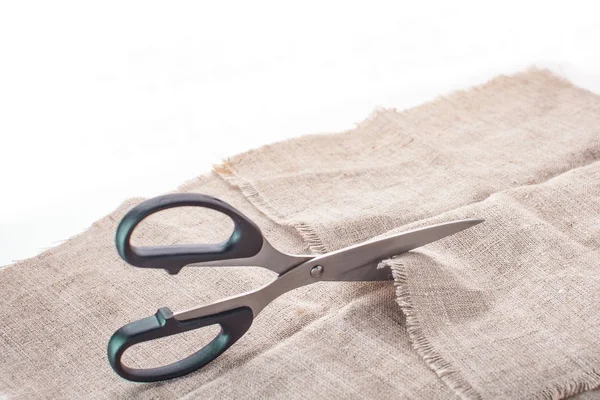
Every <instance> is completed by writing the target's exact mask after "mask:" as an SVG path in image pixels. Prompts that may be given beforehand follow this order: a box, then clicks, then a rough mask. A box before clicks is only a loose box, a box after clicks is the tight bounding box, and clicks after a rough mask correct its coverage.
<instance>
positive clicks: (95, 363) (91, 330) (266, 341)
mask: <svg viewBox="0 0 600 400" xmlns="http://www.w3.org/2000/svg"><path fill="white" fill-rule="evenodd" d="M181 190H182V191H186V192H200V193H205V194H210V195H213V196H216V197H219V198H221V199H224V200H226V201H227V202H228V203H230V204H232V205H233V206H234V207H236V208H238V209H239V210H241V211H242V212H243V213H244V214H246V215H247V216H248V217H250V218H251V219H252V220H253V221H255V222H256V223H257V224H258V225H259V226H260V228H261V230H262V231H263V233H264V234H265V236H266V237H267V238H268V240H269V241H270V242H271V243H272V244H273V245H274V246H276V247H277V248H278V249H281V250H282V251H288V252H293V253H298V254H306V253H307V252H308V249H307V246H306V244H305V243H304V241H303V240H302V239H301V238H300V237H299V235H298V233H297V232H296V231H295V230H294V229H292V228H288V227H284V226H278V225H276V224H274V223H273V222H272V221H271V220H269V219H268V218H266V217H265V216H264V215H263V214H262V213H260V212H258V211H257V210H256V209H255V208H254V207H252V206H251V205H250V204H249V203H248V202H247V201H246V200H245V199H244V197H243V196H242V195H241V193H240V192H239V191H236V190H235V189H233V188H232V187H230V186H229V185H228V184H227V183H225V182H224V181H223V180H221V179H220V178H219V177H217V176H216V175H210V176H208V177H203V178H201V179H199V180H197V181H194V182H191V183H190V184H187V185H185V186H184V187H182V188H181ZM140 201H141V199H132V200H130V201H127V202H125V203H124V204H123V205H121V206H120V207H119V208H118V209H117V210H116V211H115V212H114V213H112V214H110V215H109V216H107V217H106V218H104V219H102V220H100V221H98V222H97V223H95V224H94V225H93V226H92V227H91V228H90V229H89V230H88V231H86V232H84V233H82V234H80V235H78V236H76V237H74V238H72V239H70V240H69V241H67V242H65V243H64V244H62V245H61V246H59V247H57V248H54V249H51V250H49V251H47V252H45V253H44V254H41V255H40V256H38V257H34V258H32V259H29V260H26V261H23V262H20V263H18V264H15V265H11V266H8V267H6V268H5V269H3V270H0V293H2V299H3V302H2V307H0V319H1V320H2V321H3V326H2V329H1V330H0V348H1V351H0V395H5V396H7V397H8V398H9V399H13V398H23V399H29V398H31V399H43V398H47V399H57V398H72V399H81V398H86V399H93V398H111V399H112V398H122V399H132V398H134V399H137V398H139V399H145V398H147V399H156V398H161V399H176V398H177V399H179V398H181V399H186V398H224V397H226V398H251V399H264V398H289V399H295V398H297V399H304V398H307V397H308V398H347V399H356V398H392V397H404V398H428V399H447V398H452V397H453V396H454V395H453V393H452V391H451V390H450V389H448V388H447V387H446V385H444V384H443V382H442V381H441V380H440V379H439V378H438V377H437V376H436V375H435V373H433V372H432V371H431V370H429V369H428V368H427V366H426V365H425V364H423V362H422V361H421V360H420V358H419V356H418V354H417V353H416V352H415V351H414V349H413V348H412V346H411V345H410V342H409V339H408V333H407V331H406V323H405V319H404V316H403V314H402V312H401V311H400V309H399V307H398V305H397V304H396V302H395V295H394V287H393V284H392V282H391V281H390V282H381V283H380V282H377V283H356V282H355V283H320V284H315V285H311V286H308V287H304V288H300V289H297V290H295V291H292V292H290V293H288V294H286V295H284V296H282V297H281V298H279V299H277V300H276V301H275V302H273V303H272V304H271V305H269V306H268V307H267V308H266V309H265V310H264V311H263V312H262V313H261V314H260V315H259V316H258V318H257V319H256V320H255V321H254V323H253V326H252V327H251V328H250V330H249V331H248V333H247V334H246V335H245V336H243V337H242V338H241V339H240V340H239V341H238V342H237V343H236V344H235V345H234V346H232V347H231V348H230V349H229V350H228V351H227V352H225V353H224V354H223V355H222V356H221V357H219V358H218V359H217V360H216V361H214V362H213V363H211V364H209V365H208V366H206V367H205V368H204V369H202V370H201V371H200V372H197V373H193V374H190V375H188V376H185V377H183V378H180V379H177V380H172V381H168V382H161V383H154V384H139V383H132V382H128V381H125V380H123V379H121V378H120V377H119V376H117V375H116V374H115V373H114V372H113V371H112V369H111V368H110V366H109V364H108V360H107V358H106V346H107V343H108V339H109V338H110V336H111V335H112V333H113V332H114V331H115V330H116V329H118V328H119V327H121V326H122V325H124V324H126V323H128V322H130V321H133V320H137V319H141V318H144V317H147V316H150V315H152V314H154V313H155V312H156V310H157V309H158V308H159V307H165V306H168V307H170V308H171V309H172V310H174V311H181V310H184V309H187V308H191V307H196V306H200V305H202V304H207V303H209V302H211V301H214V300H218V299H221V298H224V297H227V296H230V295H234V294H238V293H242V292H244V291H247V290H251V289H254V288H257V287H259V286H261V285H262V284H265V283H266V282H268V281H270V280H271V279H273V278H274V274H273V273H271V272H269V271H265V270H263V269H259V268H184V269H183V270H182V271H181V272H180V273H179V274H178V275H176V276H171V275H168V274H167V273H166V272H164V271H162V270H147V269H140V268H133V267H131V266H128V265H127V264H126V263H125V262H123V261H122V260H121V259H120V258H119V256H118V254H117V252H116V249H115V247H114V233H115V229H116V227H117V224H118V222H119V221H120V219H121V218H122V216H123V215H124V213H125V212H126V211H127V210H128V209H130V208H131V207H133V206H134V205H135V204H137V203H139V202H140ZM230 230H231V224H228V223H224V220H223V219H222V218H221V216H220V215H219V214H216V213H211V212H202V213H200V212H198V211H197V210H193V209H190V208H184V209H177V210H169V211H165V212H163V213H159V214H156V216H153V217H151V218H150V219H149V220H148V223H143V224H142V225H141V226H140V231H139V232H138V231H137V230H136V232H135V233H134V242H135V243H136V244H141V245H143V244H151V243H153V244H163V245H167V244H177V243H202V242H205V243H207V242H215V241H218V240H219V239H221V238H223V237H225V236H226V235H227V234H228V233H229V232H230ZM217 331H218V330H215V329H202V330H198V331H192V332H189V333H186V334H183V335H178V336H174V337H170V338H165V339H160V340H157V341H154V342H151V343H150V344H149V345H146V344H144V345H140V346H143V348H142V349H139V350H137V349H136V347H135V346H134V347H133V348H132V349H130V350H128V352H127V353H126V354H125V360H126V363H127V364H128V365H131V366H137V367H152V366H159V365H164V364H165V363H167V362H173V361H175V360H177V359H181V358H183V357H184V356H187V355H189V354H191V353H192V352H193V351H196V350H198V349H199V348H200V347H201V346H202V345H204V344H206V343H207V342H208V341H209V340H210V339H212V338H213V337H214V336H215V335H216V333H217ZM128 353H131V354H128ZM0 397H1V396H0Z"/></svg>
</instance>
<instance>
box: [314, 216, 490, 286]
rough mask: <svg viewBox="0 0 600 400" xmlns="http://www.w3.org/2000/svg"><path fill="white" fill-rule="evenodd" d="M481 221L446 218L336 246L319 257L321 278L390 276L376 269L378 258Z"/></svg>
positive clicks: (386, 271)
mask: <svg viewBox="0 0 600 400" xmlns="http://www.w3.org/2000/svg"><path fill="white" fill-rule="evenodd" d="M481 222H483V220H482V219H465V220H460V221H452V222H446V223H442V224H438V225H432V226H427V227H424V228H418V229H414V230H412V231H408V232H403V233H399V234H397V235H394V236H390V237H387V238H383V239H378V240H374V241H368V242H364V243H360V244H357V245H355V246H351V247H346V248H344V249H341V250H337V251H335V252H333V253H329V254H327V255H326V256H324V257H323V260H322V262H323V264H324V265H326V266H325V270H326V271H327V272H328V273H326V274H324V275H323V276H322V278H321V279H322V280H329V281H373V280H387V279H391V276H390V272H389V270H388V269H387V268H385V269H379V270H378V269H377V265H378V264H379V263H380V262H381V261H383V260H385V259H386V258H390V257H392V256H395V255H398V254H401V253H405V252H407V251H410V250H413V249H416V248H418V247H421V246H424V245H426V244H429V243H432V242H435V241H437V240H440V239H442V238H445V237H446V236H450V235H453V234H455V233H458V232H460V231H463V230H465V229H468V228H470V227H472V226H475V225H477V224H479V223H481ZM319 261H321V260H319Z"/></svg>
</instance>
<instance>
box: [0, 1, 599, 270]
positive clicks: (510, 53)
mask: <svg viewBox="0 0 600 400" xmlns="http://www.w3.org/2000/svg"><path fill="white" fill-rule="evenodd" d="M201 3H202V4H203V5H200V4H201ZM283 3H286V2H271V3H261V2H258V3H257V2H256V1H250V2H249V1H243V2H242V1H239V2H236V3H225V2H213V1H211V2H199V1H194V2H185V3H182V2H160V3H155V2H150V1H140V2H122V1H115V2H112V1H104V2H82V1H73V2H69V3H67V2H63V1H57V2H48V1H40V2H27V1H13V2H8V1H7V2H3V3H2V5H0V135H1V136H0V137H1V142H0V171H1V175H0V176H1V186H0V187H1V190H2V193H1V197H0V265H4V264H8V263H11V262H12V261H13V260H18V259H23V258H27V257H31V256H34V255H35V254H37V253H38V252H40V251H42V250H44V249H45V248H48V247H51V246H52V245H55V244H56V243H58V242H60V241H61V240H64V239H67V238H69V237H70V236H72V235H74V234H76V233H78V232H80V231H82V230H84V229H85V228H86V227H88V226H89V225H90V224H91V223H92V222H94V221H95V220H97V219H98V218H100V217H102V216H103V215H105V214H107V213H109V212H110V211H112V210H113V209H114V208H115V207H117V206H118V205H119V204H120V203H121V201H122V200H124V199H125V198H127V197H133V196H145V197H148V196H154V195H158V194H160V193H163V192H165V191H168V190H170V189H172V188H175V187H176V186H178V185H179V184H180V183H182V182H184V181H186V180H188V179H191V178H193V177H195V176H197V175H200V174H203V173H205V172H207V171H209V170H210V168H211V165H212V164H214V163H218V162H219V161H220V160H222V159H223V158H224V157H227V156H230V155H234V154H236V153H238V152H242V151H245V150H247V149H250V148H253V147H258V146H260V145H263V144H267V143H271V142H274V141H278V140H281V139H284V138H289V137H294V136H298V135H302V134H306V133H317V132H334V131H340V130H344V129H348V128H351V127H352V126H353V125H354V124H355V123H356V122H359V121H361V120H362V119H363V118H365V117H366V116H368V115H369V114H370V113H371V112H372V111H373V110H374V109H375V108H376V107H397V108H400V109H403V108H406V107H409V106H413V105H417V104H419V103H422V102H424V101H427V100H430V99H432V98H434V97H436V96H438V95H440V94H446V93H449V92H450V91H452V90H454V89H456V88H463V87H467V86H470V85H472V84H477V83H481V82H483V81H486V80H488V79H489V78H491V77H493V76H494V75H496V74H497V73H510V72H514V71H518V70H520V69H523V68H526V67H527V66H530V65H533V64H535V65H538V66H546V67H550V68H551V69H553V70H554V71H556V72H558V73H559V74H561V75H563V76H565V77H567V78H568V79H571V80H572V81H574V82H575V83H576V84H578V85H580V86H583V87H586V88H589V89H591V90H593V91H596V92H600V72H599V71H600V52H599V51H598V48H599V45H598V41H599V39H600V19H599V15H600V13H599V12H598V10H596V9H595V7H594V6H593V5H594V2H589V5H588V4H584V3H581V4H580V3H577V2H574V1H570V2H568V3H565V2H557V3H559V4H560V5H552V4H551V3H550V2H548V1H540V2H526V1H518V2H507V1H503V2H495V3H494V4H493V5H489V4H488V2H481V1H473V2H456V1H451V2H448V1H439V2H430V1H413V2H398V1H390V2H377V1H375V2H374V1H370V2H368V3H369V5H368V6H367V5H365V4H366V3H367V2H363V5H362V6H357V5H354V3H351V2H348V1H343V2H336V3H330V2H323V1H303V2H296V4H295V5H293V6H292V5H288V4H283Z"/></svg>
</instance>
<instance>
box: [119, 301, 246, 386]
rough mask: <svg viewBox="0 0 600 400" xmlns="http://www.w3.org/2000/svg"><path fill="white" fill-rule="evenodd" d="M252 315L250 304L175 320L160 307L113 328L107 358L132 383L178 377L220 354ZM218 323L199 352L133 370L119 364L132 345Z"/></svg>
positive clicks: (202, 365) (230, 343) (167, 310)
mask: <svg viewBox="0 0 600 400" xmlns="http://www.w3.org/2000/svg"><path fill="white" fill-rule="evenodd" d="M253 318H254V315H253V313H252V310H251V309H250V308H249V307H240V308H235V309H233V310H229V311H225V312H222V313H219V314H213V315H209V316H206V317H201V318H196V319H191V320H186V321H178V320H176V319H175V317H173V313H172V312H171V310H169V309H168V308H161V309H159V310H158V311H157V312H156V314H155V315H153V316H151V317H148V318H144V319H141V320H139V321H135V322H132V323H129V324H127V325H125V326H123V327H122V328H121V329H119V330H118V331H116V332H115V333H114V334H113V335H112V337H111V338H110V341H109V342H108V361H109V362H110V365H111V366H112V368H113V369H114V370H115V372H116V373H117V374H119V375H120V376H121V377H123V378H125V379H128V380H130V381H135V382H155V381H163V380H167V379H172V378H177V377H180V376H182V375H186V374H189V373H190V372H193V371H196V370H198V369H200V368H202V367H204V366H205V365H206V364H208V363H209V362H211V361H213V360H214V359H215V358H217V357H218V356H220V355H221V354H223V352H224V351H225V350H227V349H228V348H229V347H230V346H231V345H232V344H234V343H235V342H236V341H237V340H238V339H239V338H240V337H242V335H244V333H246V331H247V330H248V328H250V325H252V320H253ZM215 324H219V325H220V326H221V332H220V333H219V334H218V335H217V337H216V338H214V339H213V340H212V341H211V342H210V343H209V344H207V345H206V346H204V347H203V348H202V349H200V350H199V351H198V352H196V353H194V354H192V355H191V356H189V357H186V358H184V359H183V360H180V361H177V362H175V363H173V364H169V365H165V366H162V367H157V368H147V369H136V368H129V367H127V366H125V365H123V364H122V363H121V357H122V356H123V353H124V352H125V350H127V349H128V348H129V347H131V346H133V345H134V344H137V343H141V342H147V341H149V340H154V339H158V338H161V337H166V336H171V335H175V334H178V333H182V332H186V331H189V330H192V329H198V328H202V327H206V326H209V325H215Z"/></svg>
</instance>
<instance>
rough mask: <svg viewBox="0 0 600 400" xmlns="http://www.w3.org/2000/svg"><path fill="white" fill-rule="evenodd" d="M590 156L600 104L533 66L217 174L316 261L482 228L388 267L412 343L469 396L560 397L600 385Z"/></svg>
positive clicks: (274, 149)
mask: <svg viewBox="0 0 600 400" xmlns="http://www.w3.org/2000/svg"><path fill="white" fill-rule="evenodd" d="M599 159H600V98H598V96H596V95H594V94H592V93H589V92H587V91H585V90H582V89H579V88H576V87H573V86H572V85H571V84H569V83H568V82H566V81H564V80H562V79H560V78H558V77H556V76H553V75H552V74H551V73H549V72H547V71H540V70H536V69H533V70H530V71H527V72H525V73H522V74H519V75H516V76H512V77H499V78H497V79H494V80H493V81H491V82H489V83H488V84H486V85H483V86H481V87H478V88H475V89H472V90H470V91H466V92H459V93H456V94H453V95H451V96H449V97H447V98H442V99H438V100H436V101H434V102H432V103H429V104H426V105H423V106H421V107H417V108H415V109H412V110H408V111H405V112H401V113H399V112H396V111H395V110H381V111H379V112H377V113H375V114H374V115H373V116H372V117H371V118H370V119H369V120H368V121H366V122H364V123H362V124H360V125H359V126H357V127H356V128H355V129H353V130H350V131H348V132H344V133H342V134H337V135H321V136H312V137H310V136H309V137H304V138H300V139H297V140H291V141H287V142H282V143H277V144H275V145H272V146H267V147H265V148H261V149H259V150H257V151H252V152H248V153H245V154H242V155H239V156H237V157H234V158H233V159H231V160H229V161H228V162H227V163H225V164H224V165H222V166H220V167H219V168H217V171H218V172H219V173H220V174H221V176H223V177H224V178H225V179H227V180H228V181H229V182H231V183H232V184H234V185H236V186H238V187H239V188H240V189H241V190H242V191H243V192H244V193H245V194H246V195H247V197H248V199H249V200H250V201H252V202H253V204H255V205H256V207H257V208H259V209H260V210H262V211H263V212H265V213H266V214H267V215H269V216H270V217H271V218H272V219H273V220H275V221H276V222H278V223H280V224H282V225H286V226H293V227H295V228H297V229H298V231H299V232H300V233H301V234H302V235H303V237H304V238H305V239H306V241H307V242H308V243H309V245H310V247H311V249H312V250H313V251H317V252H325V251H330V250H334V249H337V248H340V247H343V246H345V245H348V244H351V243H355V242H358V241H361V240H365V239H368V238H370V237H372V236H375V235H378V234H383V233H384V232H388V231H390V229H394V228H395V229H396V230H397V229H400V230H403V229H406V228H408V227H410V226H412V225H411V223H417V224H419V225H421V224H423V223H425V222H429V221H433V220H435V221H438V222H439V221H447V220H451V219H453V218H455V217H456V216H457V215H460V216H469V217H477V218H486V219H487V221H486V223H485V224H484V225H480V226H478V227H475V228H472V229H470V230H468V231H466V232H464V233H461V234H460V235H456V236H454V237H452V238H449V239H447V240H443V241H440V242H439V243H438V244H435V245H432V246H428V247H425V248H424V249H423V252H424V253H423V252H421V251H417V252H415V253H414V254H411V255H406V256H403V257H404V258H399V259H398V260H396V261H395V262H394V263H390V264H388V265H391V266H393V267H394V271H395V274H396V280H397V283H398V285H399V289H398V294H399V303H400V305H401V306H402V308H403V310H404V311H405V312H406V313H407V314H408V316H409V332H410V333H411V337H412V340H413V342H414V344H415V347H416V348H417V350H418V351H419V353H420V354H421V356H423V357H424V359H425V361H426V362H427V364H428V365H429V366H430V367H431V368H432V369H433V370H435V371H436V373H437V374H438V375H439V376H440V377H441V378H442V379H443V380H444V382H446V383H447V384H448V385H449V386H450V387H452V388H453V389H454V390H455V391H456V393H458V394H459V395H461V396H463V397H466V398H526V397H538V398H563V397H566V396H569V395H573V394H576V393H579V392H582V391H584V390H589V389H592V388H596V387H598V386H599V385H600V375H599V374H600V336H599V332H600V324H599V319H598V315H600V297H599V296H598V292H599V291H600V281H599V279H600V278H599V277H600V253H598V250H597V249H598V237H599V234H600V231H599V229H600V228H599V227H600V220H599V219H598V217H597V215H598V213H599V212H600V205H599V203H598V201H599V200H598V199H599V197H600V187H599V186H598V184H597V183H598V179H599V178H600V177H599V176H598V173H597V167H596V164H594V162H595V161H597V160H599ZM586 166H589V167H586ZM538 185H539V186H538ZM523 196H525V200H524V199H523V198H522V197H523ZM527 196H530V197H531V198H529V197H527ZM526 200H528V201H526ZM476 205H479V206H476ZM432 249H439V250H438V251H437V252H436V253H432V251H433V250H432Z"/></svg>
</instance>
